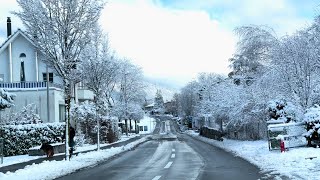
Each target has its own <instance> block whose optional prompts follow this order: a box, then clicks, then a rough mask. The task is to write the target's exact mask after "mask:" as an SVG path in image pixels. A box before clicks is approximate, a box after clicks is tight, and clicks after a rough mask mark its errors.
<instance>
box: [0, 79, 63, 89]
mask: <svg viewBox="0 0 320 180" xmlns="http://www.w3.org/2000/svg"><path fill="white" fill-rule="evenodd" d="M46 87H47V82H44V81H42V82H13V83H8V82H0V88H4V89H32V88H36V89H38V88H46ZM49 87H55V88H60V89H63V85H61V84H55V83H49Z"/></svg>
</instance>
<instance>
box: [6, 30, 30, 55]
mask: <svg viewBox="0 0 320 180" xmlns="http://www.w3.org/2000/svg"><path fill="white" fill-rule="evenodd" d="M19 35H21V36H22V37H24V38H25V39H26V40H27V41H29V42H30V43H31V44H32V45H33V46H36V45H35V44H34V42H33V41H32V40H31V39H30V38H29V37H28V35H27V34H26V33H25V32H23V31H22V30H21V29H18V30H17V31H16V32H14V33H13V34H12V35H10V36H9V37H8V38H7V40H5V41H4V42H3V43H2V44H1V46H0V53H2V52H3V51H4V50H5V49H6V48H7V47H8V46H9V44H10V43H12V42H13V41H14V40H15V39H16V38H17V37H19Z"/></svg>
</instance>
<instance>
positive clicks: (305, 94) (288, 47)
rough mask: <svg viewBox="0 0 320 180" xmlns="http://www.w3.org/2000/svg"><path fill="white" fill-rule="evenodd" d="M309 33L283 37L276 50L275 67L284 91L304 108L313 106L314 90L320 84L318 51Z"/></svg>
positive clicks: (303, 32) (302, 32) (301, 32)
mask: <svg viewBox="0 0 320 180" xmlns="http://www.w3.org/2000/svg"><path fill="white" fill-rule="evenodd" d="M309 36H310V35H309V33H307V32H305V31H300V32H298V33H296V34H294V35H292V36H289V37H285V38H283V39H282V43H281V44H280V45H279V48H278V49H277V51H275V52H274V56H273V57H274V58H273V64H274V65H273V66H272V67H273V68H275V70H277V73H278V80H277V81H278V83H280V84H279V85H280V86H281V89H282V91H284V92H286V94H289V95H290V96H291V98H292V99H294V100H295V101H296V102H298V103H299V105H300V106H301V107H303V108H307V107H309V106H311V105H312V104H311V102H312V99H311V96H312V93H313V90H315V88H316V86H317V85H318V84H319V80H320V79H319V78H318V74H319V72H320V71H319V68H318V67H317V63H318V62H317V59H318V55H317V51H316V48H317V47H316V46H315V44H314V43H313V42H312V41H311V40H310V38H311V37H309Z"/></svg>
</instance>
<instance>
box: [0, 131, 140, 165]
mask: <svg viewBox="0 0 320 180" xmlns="http://www.w3.org/2000/svg"><path fill="white" fill-rule="evenodd" d="M137 136H140V135H139V134H130V135H129V136H121V138H120V140H119V141H117V142H114V143H119V142H123V141H126V140H129V139H131V138H134V137H137ZM114 143H111V144H114ZM108 145H110V144H100V147H104V146H108ZM39 148H40V147H39ZM94 149H97V145H84V146H82V147H77V148H76V150H75V153H78V152H83V151H88V150H94ZM56 155H59V154H55V156H56ZM43 157H44V156H29V155H19V156H9V157H4V158H3V163H2V164H0V167H3V166H9V165H12V164H17V163H22V162H27V161H31V160H34V159H38V158H43Z"/></svg>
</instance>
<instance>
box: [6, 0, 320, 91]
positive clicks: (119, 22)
mask: <svg viewBox="0 0 320 180" xmlns="http://www.w3.org/2000/svg"><path fill="white" fill-rule="evenodd" d="M319 4H320V3H319V2H317V1H316V0H307V1H301V0H109V1H108V3H107V5H106V8H105V9H104V12H103V14H102V17H101V24H102V27H103V29H104V30H105V31H106V32H108V34H109V38H110V43H111V46H112V47H113V49H114V50H115V51H116V52H117V53H118V54H119V55H120V56H123V57H127V58H129V59H131V60H132V61H133V62H134V63H135V64H137V65H138V66H141V67H142V68H143V70H144V72H145V75H146V76H147V77H148V78H149V79H150V78H153V79H156V80H157V81H159V83H160V82H161V83H167V84H170V85H172V86H175V87H178V88H179V87H182V86H183V85H185V84H186V83H187V82H189V81H191V80H192V79H195V78H196V77H197V74H198V73H199V72H216V73H222V74H227V73H228V72H229V71H230V70H229V69H228V65H229V62H228V59H229V58H230V57H231V56H232V54H233V53H234V50H235V43H236V41H237V37H236V36H235V35H234V34H233V29H234V28H235V27H237V26H241V25H249V24H262V25H268V26H270V27H272V28H274V29H275V31H276V33H277V34H278V35H279V36H282V35H285V34H291V33H293V32H295V31H296V30H297V29H299V28H301V27H303V26H306V25H308V24H310V23H311V22H312V20H313V18H314V16H316V15H317V14H320V13H319V12H320V11H319ZM17 9H18V7H17V4H16V2H15V0H0V14H1V16H0V23H1V24H3V25H2V26H0V40H1V42H2V41H4V39H5V37H6V17H7V16H11V17H12V21H13V29H14V30H16V29H17V28H18V27H19V28H21V29H23V26H22V23H21V22H20V21H19V19H17V18H16V17H13V15H11V14H10V13H9V11H12V10H17Z"/></svg>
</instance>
